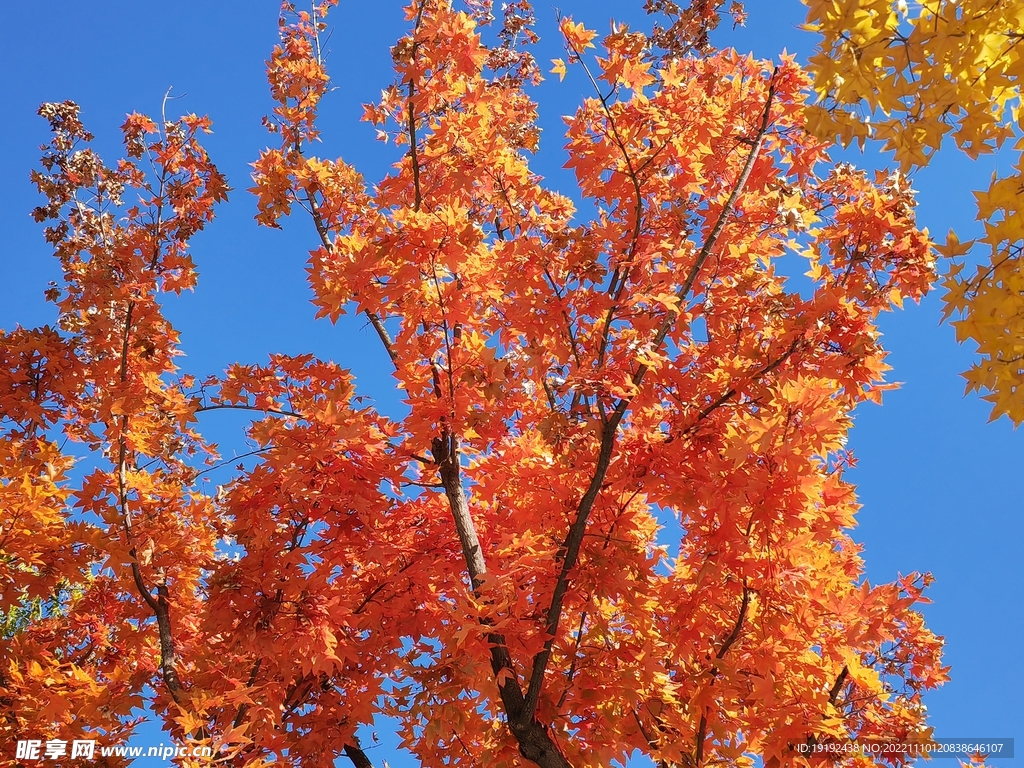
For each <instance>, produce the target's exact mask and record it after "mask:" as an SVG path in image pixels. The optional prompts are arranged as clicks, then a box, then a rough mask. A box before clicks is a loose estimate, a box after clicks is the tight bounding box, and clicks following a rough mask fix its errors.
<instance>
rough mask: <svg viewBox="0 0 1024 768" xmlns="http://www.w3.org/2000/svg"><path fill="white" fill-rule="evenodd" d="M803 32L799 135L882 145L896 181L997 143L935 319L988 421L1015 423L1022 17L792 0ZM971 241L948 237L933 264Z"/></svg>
mask: <svg viewBox="0 0 1024 768" xmlns="http://www.w3.org/2000/svg"><path fill="white" fill-rule="evenodd" d="M804 2H805V4H806V5H807V6H808V17H807V18H808V27H809V28H810V29H811V30H814V31H816V32H818V33H819V34H820V35H821V36H822V40H821V43H820V45H819V48H818V52H817V54H816V55H815V56H813V57H811V60H810V62H809V64H810V68H809V69H810V72H811V73H812V74H813V76H814V79H815V90H816V91H817V93H818V95H819V97H820V103H819V104H817V105H816V106H815V107H814V108H813V109H812V110H811V111H810V112H811V114H810V116H809V122H810V125H809V127H810V128H811V129H812V130H813V131H814V132H815V133H816V134H817V135H818V136H820V137H830V138H831V137H837V138H839V139H840V140H841V141H842V142H843V143H844V144H849V143H851V142H854V141H856V142H859V143H860V144H861V146H862V147H863V145H864V143H865V142H866V141H867V140H868V139H869V138H872V139H878V140H881V141H884V148H885V149H887V150H891V151H892V152H893V153H894V155H895V159H896V160H897V161H898V162H899V163H900V165H901V167H902V168H903V170H904V171H909V170H911V169H913V168H919V167H921V166H924V165H926V164H927V163H928V162H929V161H931V160H932V158H933V157H934V156H935V153H936V152H937V151H938V150H939V148H940V147H941V146H942V144H943V142H944V141H948V140H950V139H951V140H952V141H953V142H954V143H955V145H956V146H957V147H958V148H959V149H960V150H961V151H963V152H964V153H965V154H966V155H967V156H968V157H970V158H972V159H977V158H978V157H979V155H981V154H983V153H989V152H993V151H995V150H996V149H998V148H999V147H1001V146H1003V145H1004V143H1005V142H1007V141H1008V140H1010V141H1012V142H1013V147H1012V150H1011V151H1012V152H1013V155H1012V156H1013V158H1014V161H1013V167H1012V168H1011V169H1009V172H1006V171H1004V172H1002V173H1000V174H994V176H993V179H992V182H991V184H990V185H989V187H988V189H986V190H981V191H978V192H976V193H975V196H976V197H977V204H978V220H979V221H981V222H982V223H983V225H984V234H983V235H982V236H981V237H980V238H978V240H977V242H978V243H979V244H980V245H981V246H982V247H983V248H985V249H987V250H988V252H989V254H988V257H987V259H986V260H984V261H983V262H982V263H981V264H979V265H978V266H977V267H976V268H975V270H974V271H973V273H972V272H970V271H967V270H965V264H964V263H963V262H962V261H957V262H953V263H951V264H950V266H949V269H948V270H947V271H946V276H945V280H944V283H943V284H944V287H945V290H946V295H945V302H946V316H947V317H949V316H957V317H958V318H959V319H957V320H955V321H954V323H953V325H954V326H955V327H956V333H957V339H958V340H959V341H966V340H967V339H970V340H972V341H973V342H974V343H975V344H976V345H977V351H978V355H979V357H980V360H979V362H978V363H976V364H974V365H973V366H972V367H971V369H970V370H969V371H967V373H965V377H966V379H967V386H968V390H985V391H987V392H988V394H986V395H984V398H985V399H986V400H988V401H990V402H991V403H992V418H993V419H994V418H997V417H999V416H1002V415H1006V416H1008V417H1009V418H1010V419H1011V420H1012V421H1013V422H1014V424H1020V423H1021V422H1022V421H1024V396H1022V395H1024V389H1022V385H1024V292H1022V289H1021V285H1022V281H1024V276H1022V274H1021V256H1022V254H1024V211H1022V209H1021V200H1022V199H1024V159H1022V158H1024V154H1022V150H1024V132H1022V131H1021V128H1020V125H1021V124H1020V107H1021V101H1020V97H1021V91H1020V83H1021V77H1022V75H1024V56H1022V55H1021V41H1022V40H1024V7H1022V6H1021V4H1020V3H1019V2H1016V1H1015V0H994V1H993V0H985V1H984V2H982V0H920V1H919V2H908V1H907V0H896V2H890V0H843V1H842V2H831V0H828V1H824V2H823V1H822V0H804ZM974 244H975V241H965V242H963V243H961V242H960V239H959V238H958V237H957V236H956V235H955V233H952V232H951V233H950V235H949V236H948V237H947V239H946V243H945V245H944V246H943V247H942V248H940V251H941V252H942V253H943V255H945V256H947V257H950V258H955V257H958V256H963V255H965V254H966V253H968V252H969V251H970V249H971V246H973V245H974Z"/></svg>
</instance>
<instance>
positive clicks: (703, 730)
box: [693, 582, 750, 768]
mask: <svg viewBox="0 0 1024 768" xmlns="http://www.w3.org/2000/svg"><path fill="white" fill-rule="evenodd" d="M749 607H750V588H749V587H747V585H746V583H745V582H744V584H743V598H742V599H741V600H740V612H739V615H738V616H737V617H736V623H735V624H734V625H733V628H732V631H731V632H729V634H728V635H727V636H726V638H725V640H724V641H722V646H721V648H719V649H718V653H716V654H715V660H716V661H721V660H722V659H723V658H724V657H725V654H726V653H728V652H729V649H730V648H732V646H733V643H735V642H736V641H737V640H738V639H739V637H740V632H742V631H743V623H744V622H745V621H746V620H747V608H749ZM710 673H711V677H712V679H714V678H715V677H717V676H718V665H717V664H715V665H713V666H712V667H711V669H710ZM707 731H708V715H707V710H705V711H703V712H702V713H701V716H700V724H699V725H698V726H697V737H696V745H695V749H694V755H693V764H694V766H696V768H701V766H703V764H704V741H705V739H706V738H707Z"/></svg>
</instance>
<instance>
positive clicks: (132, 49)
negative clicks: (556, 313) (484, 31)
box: [0, 0, 1024, 768]
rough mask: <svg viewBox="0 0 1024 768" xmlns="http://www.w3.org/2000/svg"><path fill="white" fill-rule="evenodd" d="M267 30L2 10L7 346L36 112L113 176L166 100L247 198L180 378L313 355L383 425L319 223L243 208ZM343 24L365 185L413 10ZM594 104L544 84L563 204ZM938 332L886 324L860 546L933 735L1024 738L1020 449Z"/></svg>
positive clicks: (381, 157) (372, 349)
mask: <svg viewBox="0 0 1024 768" xmlns="http://www.w3.org/2000/svg"><path fill="white" fill-rule="evenodd" d="M641 5H642V3H641V2H640V0H619V2H616V3H611V2H605V1H602V2H597V1H596V0H594V1H592V2H580V1H579V0H572V2H569V1H566V2H561V3H560V4H559V9H560V10H561V11H562V12H563V13H565V14H570V15H573V16H575V17H576V18H577V20H580V21H585V22H587V24H588V26H591V27H596V28H597V29H598V30H602V31H603V30H604V29H606V28H607V23H608V20H609V19H610V18H611V17H612V16H613V15H615V16H616V17H617V18H620V19H629V18H630V17H636V16H637V15H638V14H639V11H638V9H639V8H640V6H641ZM748 11H749V13H750V19H749V21H748V26H747V27H746V28H745V29H742V30H737V31H736V32H726V33H724V34H720V35H718V40H719V42H720V43H725V42H728V43H730V44H733V45H735V46H736V47H737V48H738V49H739V50H741V51H744V52H745V51H751V50H752V51H753V52H754V53H756V54H757V55H759V56H763V57H777V56H778V54H779V53H780V52H781V51H782V50H783V49H788V50H789V51H790V52H795V53H797V54H798V57H799V58H801V59H802V58H803V57H804V56H806V54H807V53H808V52H809V50H810V47H811V45H812V38H811V36H810V35H808V34H807V33H804V32H801V31H799V30H797V29H796V28H795V26H796V25H797V24H799V23H800V22H801V21H802V6H801V5H800V4H799V2H798V1H797V0H751V1H750V2H749V3H748ZM537 13H538V18H539V21H540V27H539V31H540V32H541V34H542V36H543V37H544V40H543V41H542V47H541V50H540V52H539V56H540V57H541V59H542V60H543V61H546V60H547V59H549V58H551V57H554V56H558V55H560V52H559V51H558V50H557V47H556V46H557V43H556V38H555V35H554V34H553V33H554V24H555V22H554V19H555V14H556V11H555V8H554V7H552V6H551V5H550V4H548V3H538V4H537ZM276 19H277V3H276V2H274V0H221V1H220V2H209V1H208V0H207V2H198V1H197V0H178V2H175V3H156V2H147V3H140V2H138V0H130V1H126V0H105V1H104V2H102V3H82V2H74V1H72V0H51V2H49V3H47V4H46V7H45V10H44V9H43V8H42V7H41V6H36V5H35V4H31V3H11V4H8V5H7V6H5V8H4V22H3V24H2V25H0V46H2V47H0V51H2V53H0V56H2V57H3V63H2V65H0V93H2V102H0V103H2V107H0V110H2V118H3V119H2V120H0V147H2V148H3V152H2V153H0V327H3V328H11V327H13V326H14V325H15V324H21V325H25V326H34V325H40V324H43V323H48V322H52V320H53V318H54V313H53V307H52V306H51V305H48V304H46V303H45V302H44V301H43V290H44V289H45V287H46V284H47V282H48V281H50V280H56V279H57V278H58V276H59V272H58V270H57V265H56V262H55V260H54V259H53V258H52V257H51V256H50V252H49V250H48V249H47V247H46V245H45V243H44V242H43V239H42V234H41V228H40V227H39V226H38V225H36V224H35V223H33V222H32V220H31V218H30V216H29V212H30V211H31V209H32V208H33V207H34V206H35V205H37V204H38V200H37V196H36V194H35V192H34V190H33V189H32V187H31V185H30V183H29V180H28V173H29V171H30V169H31V168H33V167H35V164H36V162H37V160H38V154H39V153H38V145H39V144H41V143H43V142H44V141H46V139H47V134H46V125H45V123H44V121H43V120H41V119H40V118H38V117H36V116H35V111H36V109H37V108H38V106H39V104H40V103H41V102H43V101H55V100H63V99H72V100H75V101H77V102H78V103H79V104H81V106H82V109H83V118H84V120H85V122H86V125H87V127H89V129H90V130H91V131H92V132H93V133H94V134H96V136H97V141H96V143H95V146H96V148H97V149H98V150H99V151H100V153H101V155H103V156H104V157H105V158H106V159H107V160H108V161H112V160H113V159H114V158H115V157H117V156H118V155H117V153H118V152H119V151H120V143H119V132H118V130H117V127H118V126H119V125H120V124H121V122H122V121H123V119H124V115H125V113H127V112H131V111H141V112H147V113H149V114H150V115H152V116H154V117H158V116H159V111H160V104H161V100H162V98H163V95H164V93H165V92H166V91H167V89H168V87H170V86H173V91H172V95H177V96H180V97H181V98H180V99H178V100H175V101H172V102H170V103H169V105H168V116H176V115H177V114H179V113H183V112H197V113H200V114H204V113H205V114H208V115H210V116H211V117H212V119H213V121H214V131H215V133H214V135H212V136H210V137H209V139H208V140H207V141H206V146H207V148H208V149H209V151H210V153H211V155H212V157H213V158H214V160H215V161H216V162H217V163H218V165H219V166H220V168H221V170H222V171H224V172H225V173H226V174H227V176H228V178H229V181H230V183H231V184H232V186H233V187H234V188H235V190H236V191H235V192H234V193H233V195H232V200H231V203H229V204H228V205H226V206H222V207H221V209H220V210H219V213H218V219H217V221H216V222H215V223H214V224H213V226H211V227H210V228H209V230H208V231H206V232H204V233H202V234H201V235H200V236H199V237H198V238H196V240H195V243H194V257H195V260H196V262H197V264H198V267H199V272H200V281H199V286H198V289H197V290H196V292H195V293H194V294H187V295H185V296H183V297H182V298H181V299H177V300H174V301H172V302H170V304H169V307H168V314H169V316H170V318H171V320H172V321H173V322H174V323H175V325H176V326H177V327H178V328H179V329H180V330H181V332H182V344H183V347H184V349H185V351H186V352H187V357H185V358H183V360H182V367H183V368H184V369H185V370H187V371H189V372H192V373H195V374H197V375H200V376H202V375H206V374H210V373H217V372H219V371H221V370H222V369H223V368H224V367H225V366H226V365H228V364H229V363H231V362H235V361H242V362H263V361H265V360H266V356H267V354H268V353H270V352H284V353H300V352H313V353H316V354H317V355H320V356H322V357H325V358H329V359H333V360H335V361H338V362H340V363H342V364H343V365H346V366H348V367H350V368H352V369H353V371H354V372H355V373H356V375H357V377H358V386H359V388H360V391H361V392H363V393H366V394H369V395H372V396H373V397H374V398H376V400H377V402H378V404H379V406H380V407H381V408H382V409H384V410H388V409H389V408H393V407H394V406H395V404H396V403H397V398H396V397H395V394H394V390H393V383H392V380H391V378H390V376H389V374H388V371H389V368H388V366H387V365H386V364H385V363H386V359H385V357H384V355H383V353H382V351H381V350H380V347H379V344H378V343H377V342H376V338H375V336H374V335H373V334H372V330H368V329H366V328H365V327H364V325H363V323H361V322H360V321H359V320H344V319H343V321H342V322H341V323H339V325H338V326H331V325H330V323H327V322H325V321H321V322H314V320H313V315H314V310H313V308H312V306H311V305H310V304H309V298H310V292H309V290H308V287H307V286H306V283H305V271H304V267H305V262H306V259H307V251H308V250H309V249H310V248H312V247H314V245H315V243H314V236H315V233H314V232H313V231H312V229H311V227H310V226H309V225H308V222H306V221H301V220H295V221H292V222H290V223H289V222H286V224H285V228H284V231H283V232H282V231H271V230H266V229H259V228H257V227H256V225H255V222H254V221H253V218H252V217H253V214H254V212H255V205H254V200H253V198H252V197H251V196H249V195H248V194H247V193H246V192H245V191H244V190H245V188H246V187H247V186H249V167H248V164H249V163H250V162H252V161H253V160H254V159H255V158H256V156H257V154H258V151H259V150H260V149H261V148H263V147H264V146H266V145H267V144H268V140H269V138H270V137H269V136H268V135H267V134H266V132H265V131H264V129H263V128H262V127H261V125H260V118H261V116H262V115H263V114H265V113H267V112H268V111H269V109H270V100H269V96H268V93H267V88H266V83H265V79H264V70H263V67H264V61H265V59H266V58H267V56H268V55H269V51H270V49H271V47H272V45H273V44H274V42H275V39H276V28H277V22H276ZM332 21H333V30H334V31H333V36H332V37H331V39H330V41H329V43H328V46H327V47H328V49H329V51H330V59H329V66H330V69H331V71H332V73H333V74H334V76H335V82H334V84H335V86H336V90H335V91H334V92H333V93H332V94H331V95H330V96H329V97H328V98H327V100H326V102H325V106H324V109H323V118H322V121H321V128H322V130H323V132H324V144H325V146H324V147H323V149H322V151H321V153H322V154H324V155H327V156H335V155H343V156H344V157H346V158H347V159H349V160H352V161H355V162H356V164H357V165H358V166H359V167H360V169H361V170H362V171H363V172H364V174H365V175H366V176H367V178H368V179H371V180H372V179H375V178H379V176H380V175H382V174H383V172H384V170H385V169H386V167H387V165H388V163H389V162H391V160H392V159H393V158H392V155H391V152H392V151H393V148H388V147H385V146H384V145H382V144H380V143H378V142H375V141H374V135H373V134H374V132H373V129H372V127H371V126H369V125H367V124H365V123H360V122H359V121H358V118H359V116H360V114H361V113H362V109H361V107H360V104H361V103H363V102H367V101H370V100H372V99H374V98H375V97H376V96H377V94H378V93H379V89H380V88H381V87H383V86H384V85H386V84H388V82H389V81H390V77H391V75H390V69H389V66H390V53H389V48H390V46H391V44H392V43H393V42H394V40H395V38H396V37H397V36H398V35H399V34H401V32H402V29H403V28H404V23H403V15H402V11H401V8H400V3H399V2H395V1H393V0H388V1H387V2H375V3H366V2H352V1H351V0H341V5H340V7H339V8H338V9H337V10H335V11H334V13H333V16H332ZM582 89H583V84H582V82H576V81H575V80H574V79H573V75H572V74H570V77H569V78H567V80H566V83H565V84H563V85H561V86H559V84H558V83H557V79H555V78H552V80H551V81H549V82H546V83H545V84H543V85H542V86H541V87H540V88H539V90H538V93H537V98H538V99H539V101H540V102H541V110H542V124H543V126H544V127H545V132H544V137H543V139H542V153H541V162H540V164H539V165H538V166H537V167H538V168H539V170H540V171H541V172H542V173H543V174H544V175H545V176H547V177H548V179H550V180H551V181H552V182H553V183H554V185H555V186H557V187H559V188H560V189H561V190H562V191H564V192H569V193H571V189H572V184H571V178H570V176H569V175H568V173H567V172H566V171H563V170H562V169H561V165H562V162H563V161H564V158H563V156H562V154H561V144H562V142H561V140H560V136H561V133H562V129H561V123H560V120H559V116H560V115H562V114H566V113H568V112H570V111H571V110H572V109H573V105H574V100H575V97H577V96H578V94H579V93H580V92H581V91H582ZM849 159H851V160H852V161H853V162H854V163H855V164H857V165H861V166H878V167H884V166H885V165H886V162H887V160H886V158H884V157H879V156H878V155H877V153H875V152H873V150H872V149H871V148H869V151H868V153H867V154H866V155H864V156H861V155H859V153H855V154H853V155H852V156H851V157H850V158H849ZM1008 166H1009V157H1008V156H995V157H989V158H983V159H982V161H979V162H976V163H975V162H970V161H968V160H966V159H964V158H962V157H960V156H959V155H957V154H956V153H955V152H953V151H952V150H950V151H947V152H944V153H943V154H942V156H941V157H940V158H939V160H938V161H937V162H935V163H934V164H933V165H932V167H930V168H928V169H926V170H925V171H922V172H919V173H917V174H916V175H915V177H914V186H915V188H916V189H918V190H919V191H920V195H919V200H920V207H919V218H920V220H921V222H922V223H923V224H924V225H926V226H928V227H929V228H930V229H931V231H932V232H933V233H935V234H936V235H938V236H941V235H942V234H944V233H945V231H946V230H947V229H948V228H949V227H950V226H953V227H956V228H957V230H958V231H959V232H961V236H962V237H961V239H967V238H968V237H971V236H972V235H973V233H976V232H977V231H978V225H977V224H976V223H975V222H974V221H973V218H974V204H973V197H972V195H971V190H972V189H978V188H981V187H982V186H984V185H986V184H987V180H988V178H989V177H990V175H991V173H992V171H993V170H994V169H997V168H1000V167H1002V168H1003V169H1004V170H1005V169H1006V168H1008ZM939 317H940V301H939V297H938V295H937V294H933V295H932V296H930V297H928V298H927V299H926V300H925V301H924V302H923V303H922V305H921V306H909V307H908V308H907V309H906V310H905V311H903V312H900V313H897V314H893V315H888V316H886V317H885V318H884V319H883V320H882V330H883V331H884V333H885V342H886V346H887V348H888V349H889V350H890V351H891V356H890V358H889V362H890V364H891V365H892V366H893V368H894V370H893V371H892V373H891V378H892V379H893V380H895V381H900V382H903V386H902V388H901V389H899V390H898V391H895V392H890V393H887V394H886V396H885V403H884V406H882V407H881V408H879V407H877V406H865V407H864V408H862V409H861V410H858V412H857V413H856V427H855V429H854V431H853V434H852V436H851V441H850V446H851V447H852V448H853V450H854V451H855V453H856V455H857V457H858V459H859V466H858V467H857V469H856V470H855V472H854V473H853V475H852V478H853V480H854V481H855V482H856V483H857V484H858V485H859V491H860V498H861V501H862V503H863V505H864V509H863V510H862V512H861V513H860V516H859V519H860V527H859V528H858V529H857V530H856V532H855V534H854V536H855V538H856V539H857V540H859V541H861V542H862V543H863V544H864V547H865V557H866V560H867V568H868V576H869V577H870V579H871V580H872V581H874V582H881V581H890V580H892V579H893V578H895V576H896V574H897V573H907V572H910V571H915V570H920V571H931V572H932V573H933V574H934V575H935V576H936V583H935V585H934V586H933V588H932V589H931V592H930V596H931V598H932V599H933V600H934V604H933V605H930V606H928V607H926V609H925V612H926V615H927V618H928V621H929V624H930V626H931V627H932V629H933V630H935V631H936V632H938V633H939V634H941V635H944V636H945V637H946V639H947V649H946V663H949V664H951V665H952V667H953V670H952V677H953V680H952V682H951V683H949V684H947V685H946V686H945V687H944V688H942V689H940V690H939V691H937V692H935V693H933V694H931V695H930V696H929V697H928V699H927V702H928V706H929V710H930V712H931V715H932V724H933V725H934V727H935V734H936V736H940V737H1013V736H1024V730H1022V725H1021V724H1022V723H1024V696H1022V695H1021V693H1022V689H1024V661H1022V659H1021V653H1020V649H1021V647H1022V646H1021V643H1020V640H1019V638H1020V636H1021V634H1022V631H1024V618H1022V614H1024V607H1022V606H1024V602H1022V601H1021V599H1020V589H1021V586H1022V584H1024V568H1022V566H1021V557H1020V554H1021V546H1022V542H1024V530H1022V528H1024V522H1022V520H1024V515H1022V512H1024V501H1022V499H1024V493H1022V492H1024V442H1022V435H1021V434H1018V433H1015V432H1014V431H1013V429H1012V426H1011V424H1010V423H1009V422H1008V421H1007V420H1006V419H1005V418H1004V419H1002V420H1000V421H997V422H994V423H988V411H989V409H988V406H987V404H986V403H983V402H981V401H980V400H979V399H978V398H977V397H976V396H974V395H971V396H968V397H966V398H965V397H964V396H963V380H962V379H961V378H960V376H959V375H958V374H959V372H960V371H962V370H964V369H966V368H967V366H968V365H969V363H970V360H971V353H970V350H969V349H967V348H964V347H960V346H958V345H957V344H956V343H955V341H954V338H953V332H952V329H951V328H950V327H948V326H942V325H939ZM214 418H216V419H217V420H216V422H215V421H214ZM241 425H242V421H241V420H240V419H237V418H235V417H234V416H231V415H229V414H226V413H225V414H211V419H210V422H209V423H204V424H203V427H204V430H205V429H209V430H210V431H211V434H212V435H213V436H214V437H215V439H217V440H219V441H220V442H221V443H222V445H223V446H225V448H226V450H230V447H232V446H238V447H239V450H244V448H243V447H241V446H242V445H243V444H242V443H241V441H240V440H239V439H238V435H239V434H240V432H239V430H240V428H241ZM148 741H149V740H148V739H147V742H148ZM158 741H159V737H157V738H155V739H153V740H152V742H150V743H156V742H158ZM1022 747H1024V745H1022ZM5 748H6V747H3V746H0V749H5ZM371 754H372V756H373V758H374V759H375V760H377V761H379V759H380V758H386V759H387V760H388V761H389V762H390V764H391V766H392V768H401V767H402V766H403V765H409V764H411V763H408V762H406V761H404V760H403V759H402V758H401V757H400V756H398V755H396V754H393V753H386V752H385V751H384V750H383V749H380V750H374V751H373V752H372V753H371ZM154 762H155V761H154ZM995 762H997V763H998V762H999V761H995Z"/></svg>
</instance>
